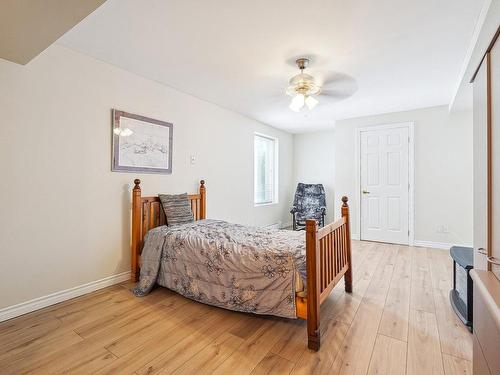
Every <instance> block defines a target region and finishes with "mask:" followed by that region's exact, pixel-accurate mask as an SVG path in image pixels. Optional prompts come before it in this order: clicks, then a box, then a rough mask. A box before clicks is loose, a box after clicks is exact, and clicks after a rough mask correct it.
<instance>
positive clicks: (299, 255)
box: [133, 220, 306, 318]
mask: <svg viewBox="0 0 500 375" xmlns="http://www.w3.org/2000/svg"><path fill="white" fill-rule="evenodd" d="M297 272H298V273H299V274H300V275H301V276H302V277H303V279H304V280H305V275H306V263H305V235H304V232H292V231H285V230H277V229H269V228H261V227H249V226H243V225H238V224H230V223H227V222H224V221H219V220H200V221H196V222H193V223H189V224H183V225H178V226H173V227H167V226H162V227H157V228H155V229H152V230H151V231H149V232H148V234H147V235H146V239H145V245H144V249H143V252H142V267H141V276H140V281H139V283H138V285H137V286H136V288H135V289H134V290H133V292H134V294H135V295H137V296H143V295H146V294H147V293H149V291H150V290H151V288H152V287H153V286H154V284H155V283H158V284H159V285H161V286H164V287H167V288H169V289H171V290H174V291H176V292H178V293H180V294H182V295H184V296H185V297H188V298H191V299H193V300H196V301H199V302H203V303H207V304H210V305H214V306H219V307H223V308H226V309H230V310H237V311H244V312H252V313H256V314H269V315H276V316H281V317H286V318H296V312H295V277H296V274H297Z"/></svg>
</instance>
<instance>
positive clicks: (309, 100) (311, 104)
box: [305, 96, 319, 111]
mask: <svg viewBox="0 0 500 375" xmlns="http://www.w3.org/2000/svg"><path fill="white" fill-rule="evenodd" d="M305 103H306V106H307V108H309V110H310V111H312V110H313V109H314V107H316V106H317V105H318V103H319V102H318V100H317V99H316V98H315V97H313V96H308V97H307V98H306V100H305Z"/></svg>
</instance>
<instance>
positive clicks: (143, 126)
mask: <svg viewBox="0 0 500 375" xmlns="http://www.w3.org/2000/svg"><path fill="white" fill-rule="evenodd" d="M172 131H173V125H172V124H171V123H169V122H165V121H160V120H154V119H152V118H148V117H144V116H139V115H134V114H131V113H127V112H123V111H118V110H116V109H113V157H112V159H113V161H112V166H111V170H112V171H114V172H135V173H161V174H170V173H172Z"/></svg>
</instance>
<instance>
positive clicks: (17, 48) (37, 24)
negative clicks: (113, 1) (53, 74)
mask: <svg viewBox="0 0 500 375" xmlns="http://www.w3.org/2000/svg"><path fill="white" fill-rule="evenodd" d="M105 1H106V0H2V1H0V58H2V59H5V60H9V61H12V62H15V63H18V64H23V65H24V64H27V63H28V62H29V61H30V60H31V59H33V58H34V57H35V56H37V55H38V54H39V53H40V52H42V51H43V50H45V49H46V48H47V47H48V46H50V45H51V44H52V43H54V42H55V41H56V40H57V39H58V38H59V37H60V36H61V35H63V34H64V33H65V32H67V31H68V30H69V29H71V28H72V27H73V26H75V25H76V24H77V23H78V22H80V21H81V20H82V19H84V18H85V17H86V16H88V15H89V14H90V13H92V12H93V11H94V10H95V9H97V8H98V7H99V6H100V5H102V4H103V3H104V2H105Z"/></svg>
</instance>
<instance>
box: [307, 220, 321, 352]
mask: <svg viewBox="0 0 500 375" xmlns="http://www.w3.org/2000/svg"><path fill="white" fill-rule="evenodd" d="M319 262H320V256H319V240H318V223H317V222H316V220H306V265H307V346H308V348H309V349H312V350H319V347H320V345H321V331H320V326H319V309H320V285H319V272H320V264H319Z"/></svg>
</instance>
